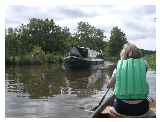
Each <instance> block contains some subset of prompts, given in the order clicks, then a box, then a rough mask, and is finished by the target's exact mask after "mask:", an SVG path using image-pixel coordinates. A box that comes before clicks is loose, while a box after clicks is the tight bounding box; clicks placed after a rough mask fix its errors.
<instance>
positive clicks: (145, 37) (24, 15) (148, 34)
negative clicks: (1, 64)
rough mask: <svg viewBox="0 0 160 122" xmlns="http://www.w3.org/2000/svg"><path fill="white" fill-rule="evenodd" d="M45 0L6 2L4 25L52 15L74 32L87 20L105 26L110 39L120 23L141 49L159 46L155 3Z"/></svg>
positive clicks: (128, 36)
mask: <svg viewBox="0 0 160 122" xmlns="http://www.w3.org/2000/svg"><path fill="white" fill-rule="evenodd" d="M16 1H17V0H16ZM45 1H46V2H45V4H43V3H40V4H38V3H37V2H38V1H37V2H23V3H22V2H21V3H20V2H19V3H18V2H13V3H14V4H13V3H12V4H9V5H7V7H6V11H5V27H6V28H8V27H17V26H18V25H20V24H27V23H28V22H29V19H30V18H33V17H34V18H41V19H45V18H49V19H53V20H54V21H55V23H56V24H57V25H59V26H61V27H64V26H67V27H69V28H70V31H71V32H75V31H76V28H77V23H78V22H80V21H84V22H88V23H89V24H90V25H93V26H95V27H96V28H99V29H102V30H104V34H105V35H106V39H109V37H110V32H111V29H112V28H113V27H114V26H118V27H119V28H120V29H121V30H122V31H123V32H124V33H125V34H126V37H127V40H128V41H129V42H131V43H133V44H135V45H137V46H138V47H139V48H142V49H146V50H155V49H156V6H155V5H137V4H136V5H131V4H130V5H128V4H120V5H119V4H98V3H99V2H104V1H106V0H93V3H94V4H92V3H87V4H84V3H83V0H82V2H80V1H79V2H78V3H76V4H72V0H71V3H70V4H69V3H68V4H65V2H66V0H59V2H56V1H55V0H52V1H50V0H45ZM47 3H48V4H47ZM73 3H74V2H73ZM96 3H97V4H96Z"/></svg>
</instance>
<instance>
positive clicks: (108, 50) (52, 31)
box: [5, 18, 152, 65]
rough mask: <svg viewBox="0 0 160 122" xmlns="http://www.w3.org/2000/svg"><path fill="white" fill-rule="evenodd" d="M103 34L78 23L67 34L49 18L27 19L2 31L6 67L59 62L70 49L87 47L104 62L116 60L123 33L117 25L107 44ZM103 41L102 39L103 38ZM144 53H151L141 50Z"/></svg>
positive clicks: (94, 28) (97, 29) (92, 27)
mask: <svg viewBox="0 0 160 122" xmlns="http://www.w3.org/2000/svg"><path fill="white" fill-rule="evenodd" d="M105 38H106V37H105V35H104V31H103V30H101V29H99V28H96V27H94V26H92V25H90V24H89V23H88V22H79V23H78V24H77V30H76V31H75V32H74V33H71V32H70V30H69V28H68V27H60V26H59V25H57V24H56V23H55V22H54V21H53V19H50V20H49V19H37V18H31V19H30V20H29V23H28V24H25V25H24V24H22V25H20V26H18V27H16V28H6V32H5V53H6V56H5V60H6V64H18V65H20V64H43V63H61V62H63V57H64V55H65V54H66V52H68V51H69V49H70V48H71V47H80V46H83V47H89V48H91V49H93V50H97V51H100V50H102V52H103V56H104V58H105V59H109V57H110V58H111V59H112V58H113V59H118V58H119V53H120V50H121V49H122V46H123V45H124V44H125V43H127V38H126V35H125V33H123V32H122V31H121V29H119V28H118V27H117V26H115V27H113V28H112V30H111V36H110V38H109V39H107V41H104V39H105ZM105 40H106V39H105ZM143 52H144V53H145V54H151V52H152V51H147V50H143Z"/></svg>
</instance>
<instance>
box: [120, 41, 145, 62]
mask: <svg viewBox="0 0 160 122" xmlns="http://www.w3.org/2000/svg"><path fill="white" fill-rule="evenodd" d="M120 57H121V59H128V58H141V57H143V54H142V52H141V50H140V49H139V48H137V47H136V46H135V45H134V44H131V43H126V44H124V46H123V49H122V50H121V53H120Z"/></svg>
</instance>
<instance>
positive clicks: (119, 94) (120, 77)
mask: <svg viewBox="0 0 160 122" xmlns="http://www.w3.org/2000/svg"><path fill="white" fill-rule="evenodd" d="M120 58H121V59H120V60H119V61H118V63H117V66H116V68H115V69H114V71H113V74H112V77H111V79H110V80H109V81H108V82H107V84H108V88H114V96H115V100H114V102H113V107H111V108H110V109H109V113H110V114H111V115H112V116H113V117H114V116H121V115H125V116H139V115H143V114H145V113H146V112H148V110H149V101H148V100H147V96H148V94H149V85H148V83H147V81H146V72H147V67H148V66H147V62H146V61H145V60H144V59H143V54H142V52H141V50H140V49H139V48H137V47H136V46H135V45H133V44H131V43H127V44H125V45H124V47H123V49H122V50H121V53H120Z"/></svg>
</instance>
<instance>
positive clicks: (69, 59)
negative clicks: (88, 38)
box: [64, 47, 104, 69]
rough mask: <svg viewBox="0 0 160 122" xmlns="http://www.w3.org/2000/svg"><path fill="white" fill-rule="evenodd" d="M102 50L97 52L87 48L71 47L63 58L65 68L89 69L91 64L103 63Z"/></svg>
mask: <svg viewBox="0 0 160 122" xmlns="http://www.w3.org/2000/svg"><path fill="white" fill-rule="evenodd" d="M103 63H104V59H103V58H102V51H101V52H97V51H95V50H91V49H89V48H84V47H73V48H71V49H70V51H69V53H68V54H67V56H66V57H65V58H64V66H65V68H67V69H89V68H91V67H92V66H93V65H99V64H103Z"/></svg>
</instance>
